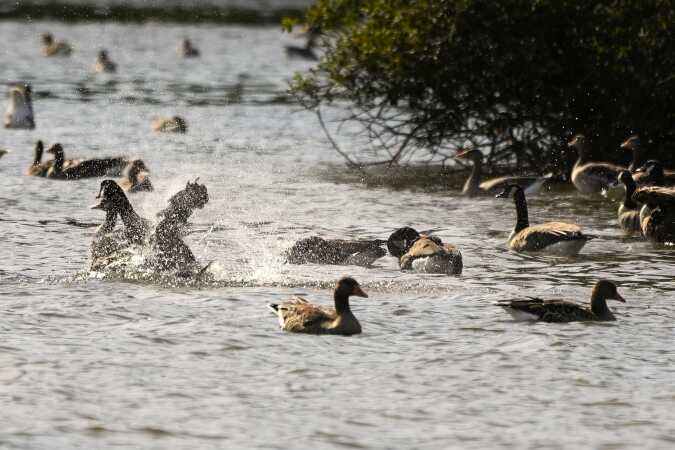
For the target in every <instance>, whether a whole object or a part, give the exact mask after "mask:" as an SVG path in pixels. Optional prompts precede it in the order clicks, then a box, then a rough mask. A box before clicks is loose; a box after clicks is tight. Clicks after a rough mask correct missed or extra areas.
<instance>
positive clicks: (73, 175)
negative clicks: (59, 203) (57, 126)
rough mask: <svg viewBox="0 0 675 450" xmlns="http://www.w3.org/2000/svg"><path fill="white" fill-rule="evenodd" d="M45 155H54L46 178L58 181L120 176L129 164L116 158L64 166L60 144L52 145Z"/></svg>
mask: <svg viewBox="0 0 675 450" xmlns="http://www.w3.org/2000/svg"><path fill="white" fill-rule="evenodd" d="M47 153H51V154H53V155H54V163H53V165H52V166H51V167H50V168H49V170H48V171H47V174H46V177H47V178H54V179H58V180H79V179H81V178H93V177H103V176H107V175H120V174H121V173H122V171H123V170H124V168H125V167H127V165H128V164H129V163H130V161H129V160H127V159H124V158H120V157H117V158H93V159H85V160H80V161H79V162H77V164H75V163H73V164H71V165H66V164H65V163H66V159H65V155H64V151H63V147H62V146H61V144H54V145H52V146H51V147H50V148H49V149H48V150H47ZM71 161H73V160H71Z"/></svg>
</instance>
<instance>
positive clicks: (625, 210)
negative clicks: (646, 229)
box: [617, 170, 642, 235]
mask: <svg viewBox="0 0 675 450" xmlns="http://www.w3.org/2000/svg"><path fill="white" fill-rule="evenodd" d="M619 181H620V182H621V183H623V185H624V187H625V188H626V193H625V195H624V198H623V202H621V205H619V211H618V213H617V214H618V217H619V225H620V226H621V229H622V230H623V232H624V233H625V234H627V235H634V234H642V228H641V226H640V209H639V206H638V204H637V203H636V202H635V200H633V193H634V192H635V189H636V188H637V186H636V184H635V180H633V177H632V176H631V174H630V172H629V171H627V170H622V171H621V172H620V173H619Z"/></svg>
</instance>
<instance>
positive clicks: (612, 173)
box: [567, 134, 626, 194]
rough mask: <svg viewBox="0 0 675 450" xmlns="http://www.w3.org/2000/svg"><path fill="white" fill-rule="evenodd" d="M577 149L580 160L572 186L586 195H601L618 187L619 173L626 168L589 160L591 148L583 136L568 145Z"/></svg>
mask: <svg viewBox="0 0 675 450" xmlns="http://www.w3.org/2000/svg"><path fill="white" fill-rule="evenodd" d="M567 146H568V147H569V148H573V149H576V151H577V153H578V155H579V156H578V158H577V161H576V163H575V164H574V167H573V168H572V184H574V186H575V187H576V188H577V190H578V191H579V192H581V193H584V194H599V193H603V192H607V191H610V190H612V189H614V188H615V187H616V186H617V181H616V180H617V179H618V176H619V172H621V171H622V170H625V169H626V168H625V167H621V166H617V165H616V164H611V163H605V162H596V161H590V160H589V148H588V143H587V142H586V137H585V136H584V135H583V134H578V135H576V136H575V137H574V138H573V139H572V140H571V141H570V142H569V143H568V144H567Z"/></svg>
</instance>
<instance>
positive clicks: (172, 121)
mask: <svg viewBox="0 0 675 450" xmlns="http://www.w3.org/2000/svg"><path fill="white" fill-rule="evenodd" d="M151 125H152V129H153V130H155V131H161V132H164V133H185V132H187V123H185V120H184V119H183V118H182V117H180V116H172V117H160V118H158V119H155V120H153V121H152V124H151Z"/></svg>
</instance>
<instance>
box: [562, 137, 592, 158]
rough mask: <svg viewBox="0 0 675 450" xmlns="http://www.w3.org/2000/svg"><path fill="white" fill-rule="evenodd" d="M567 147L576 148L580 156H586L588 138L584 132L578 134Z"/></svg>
mask: <svg viewBox="0 0 675 450" xmlns="http://www.w3.org/2000/svg"><path fill="white" fill-rule="evenodd" d="M567 148H571V149H574V150H576V151H577V153H578V155H579V158H582V157H585V156H586V153H587V152H588V140H587V139H586V136H584V135H583V134H577V135H576V136H574V137H572V139H571V140H570V141H569V142H568V143H567Z"/></svg>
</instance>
